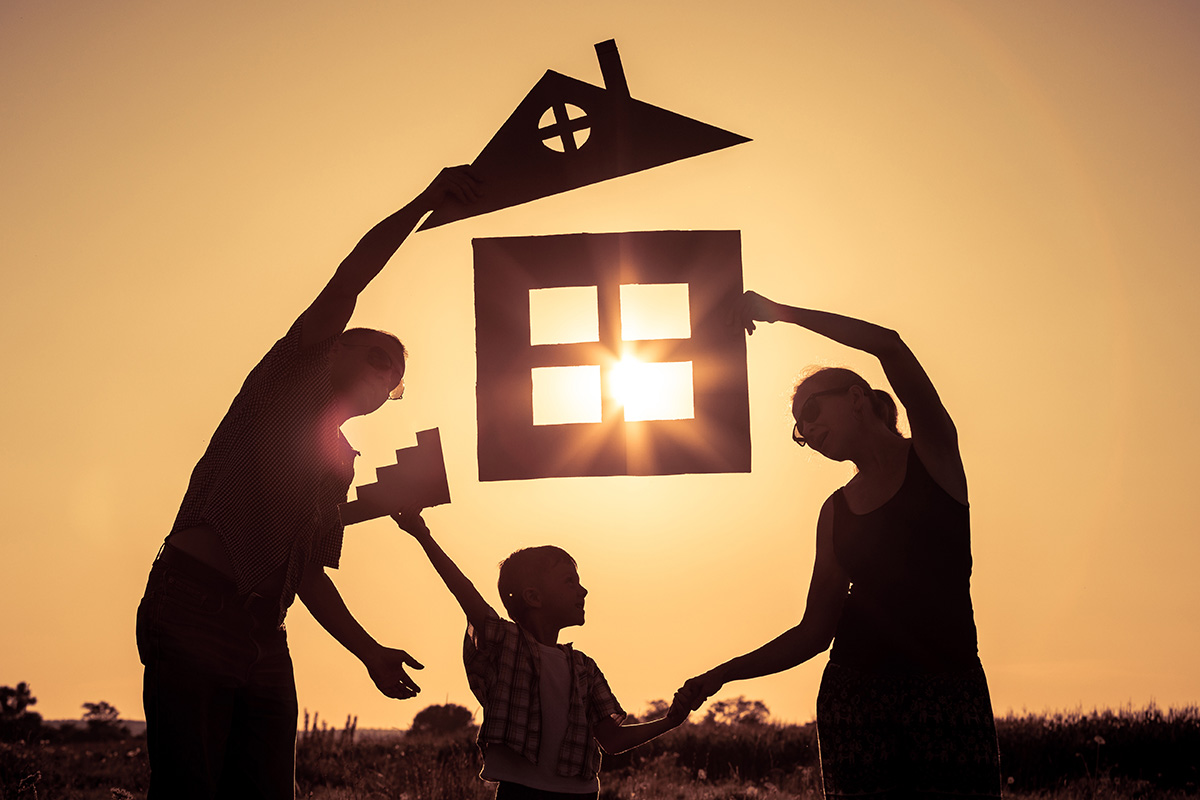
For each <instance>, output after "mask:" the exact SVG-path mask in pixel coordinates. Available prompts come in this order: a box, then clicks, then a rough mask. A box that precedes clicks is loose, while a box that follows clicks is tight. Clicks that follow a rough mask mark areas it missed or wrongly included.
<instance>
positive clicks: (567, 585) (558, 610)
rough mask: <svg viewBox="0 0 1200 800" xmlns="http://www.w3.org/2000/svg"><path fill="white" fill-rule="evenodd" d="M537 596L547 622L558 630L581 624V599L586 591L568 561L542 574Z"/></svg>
mask: <svg viewBox="0 0 1200 800" xmlns="http://www.w3.org/2000/svg"><path fill="white" fill-rule="evenodd" d="M539 584H540V585H539V586H538V587H537V589H538V596H539V597H540V598H541V601H542V608H541V610H542V613H543V614H544V615H545V617H546V621H547V622H551V623H552V624H554V625H557V626H558V627H559V628H568V627H570V626H572V625H582V624H583V598H585V597H587V589H585V588H584V587H583V584H581V583H580V582H579V572H578V571H577V570H576V569H575V567H574V566H573V565H572V564H571V562H569V561H560V562H558V563H557V564H555V565H554V566H553V567H551V568H550V569H548V570H546V572H544V573H543V574H542V579H541V580H540V581H539Z"/></svg>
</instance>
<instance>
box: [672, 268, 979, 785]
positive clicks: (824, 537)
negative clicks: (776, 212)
mask: <svg viewBox="0 0 1200 800" xmlns="http://www.w3.org/2000/svg"><path fill="white" fill-rule="evenodd" d="M736 314H737V321H738V322H739V323H740V324H741V325H742V326H744V327H745V328H746V331H747V333H750V334H752V333H753V332H754V330H755V324H754V323H755V322H756V321H760V322H778V321H782V322H791V323H793V324H796V325H800V326H802V327H804V328H807V329H809V330H811V331H813V332H815V333H818V334H821V335H822V336H826V337H828V338H830V339H833V340H834V341H837V342H840V343H842V344H844V345H847V346H849V347H853V348H856V349H858V350H862V351H865V352H867V353H870V354H871V355H873V356H875V357H877V358H878V359H879V361H880V364H881V365H882V366H883V369H884V373H885V374H886V375H887V379H888V381H889V382H890V383H891V385H892V387H893V388H894V390H895V392H896V394H897V396H898V397H899V399H900V401H901V402H902V403H903V404H904V408H905V410H906V412H907V414H908V421H909V425H910V427H911V430H912V438H905V437H904V436H903V435H901V434H900V432H899V431H898V430H897V426H896V421H897V409H896V404H895V402H894V401H893V400H892V398H891V395H889V394H888V393H887V392H885V391H883V390H880V389H872V388H871V386H870V385H869V384H868V383H867V382H866V381H865V380H863V379H862V378H861V377H860V376H859V375H857V374H856V373H854V372H852V371H850V370H848V369H838V368H827V369H819V370H817V371H814V372H812V373H811V374H809V375H808V376H807V377H805V378H804V379H802V380H801V381H800V383H799V384H798V385H797V386H796V391H795V395H794V396H793V398H792V415H793V416H794V417H795V420H796V424H795V427H794V428H793V430H792V438H793V440H794V441H795V442H796V443H797V444H799V445H800V446H801V447H805V446H807V447H811V448H812V449H813V450H815V451H816V452H818V453H820V454H821V455H823V456H825V457H826V458H830V459H833V460H835V461H851V462H853V463H854V465H855V466H856V467H857V472H856V473H855V475H854V477H853V478H851V480H850V481H849V482H848V483H847V484H846V485H845V486H844V487H842V488H841V489H838V490H837V491H836V492H834V493H833V494H832V495H830V497H829V499H827V500H826V501H825V504H824V505H823V506H822V508H821V513H820V516H819V518H818V521H817V542H816V561H815V564H814V567H813V575H812V581H811V584H810V585H809V590H808V600H807V604H806V607H805V610H804V616H803V618H802V619H801V620H800V623H799V624H798V625H796V626H795V627H794V628H791V629H790V630H788V631H785V632H784V633H782V634H780V635H779V636H778V637H776V638H775V639H773V640H772V641H770V642H768V643H766V644H764V645H763V646H761V647H759V648H758V649H756V650H753V651H751V652H749V653H746V654H745V655H742V656H738V657H736V658H733V659H730V660H729V661H726V662H725V663H723V664H721V665H719V666H717V667H715V668H713V669H712V670H710V671H708V672H706V673H704V674H703V675H700V676H697V677H695V678H692V679H691V680H689V681H688V682H687V683H686V684H685V685H684V687H683V689H682V690H681V691H682V692H683V693H684V694H685V696H687V697H689V698H690V700H691V703H692V706H693V707H698V706H699V705H700V704H701V703H702V702H703V701H704V700H705V699H706V698H708V697H710V696H712V695H713V693H715V692H716V691H717V690H718V689H720V688H721V686H722V685H724V684H725V683H728V682H729V681H734V680H744V679H747V678H754V677H758V676H761V675H770V674H773V673H776V672H781V671H783V670H786V669H790V668H791V667H794V666H796V665H797V664H800V663H802V662H804V661H807V660H808V659H810V658H812V657H814V656H816V655H818V654H819V653H821V652H823V651H824V650H825V649H826V648H828V647H829V646H830V643H832V644H833V649H832V651H831V652H830V657H829V663H828V665H827V666H826V668H825V672H824V675H823V677H822V680H821V687H820V691H819V693H818V695H817V734H818V740H819V747H820V757H821V772H822V781H823V786H824V790H825V795H826V797H848V796H855V797H863V796H870V797H901V796H904V797H908V796H914V795H924V794H936V795H937V796H938V797H967V796H969V797H976V798H978V797H999V796H1000V770H999V757H998V750H997V745H996V728H995V722H994V720H993V717H992V708H991V700H990V698H989V695H988V689H987V681H986V679H985V677H984V673H983V668H982V666H981V664H980V662H979V655H978V649H977V646H976V636H975V621H974V614H973V612H972V608H971V595H970V575H971V549H970V518H969V512H968V506H967V479H966V474H965V472H964V470H963V464H962V458H961V456H960V455H959V450H958V434H957V431H956V430H955V427H954V423H953V421H952V420H951V419H950V415H949V414H948V413H947V412H946V409H945V407H944V406H943V405H942V401H941V399H940V398H939V397H938V393H937V391H936V390H935V389H934V386H933V383H932V382H931V381H930V380H929V377H928V376H927V375H926V374H925V370H924V369H923V368H922V367H921V364H920V363H919V362H918V361H917V359H916V357H915V356H914V355H913V354H912V351H910V350H909V349H908V347H907V345H905V343H904V342H903V341H902V340H901V339H900V337H899V335H897V334H896V332H895V331H892V330H888V329H886V328H882V327H880V326H878V325H874V324H872V323H869V322H864V321H862V320H857V319H852V318H850V317H844V316H840V315H837V314H830V313H826V312H822V311H810V310H807V309H800V308H793V307H790V306H785V305H782V304H779V303H775V302H773V301H771V300H768V299H767V298H765V297H763V296H761V295H759V294H756V293H754V292H746V293H745V295H743V297H742V298H741V301H740V303H739V305H738V307H737V309H736Z"/></svg>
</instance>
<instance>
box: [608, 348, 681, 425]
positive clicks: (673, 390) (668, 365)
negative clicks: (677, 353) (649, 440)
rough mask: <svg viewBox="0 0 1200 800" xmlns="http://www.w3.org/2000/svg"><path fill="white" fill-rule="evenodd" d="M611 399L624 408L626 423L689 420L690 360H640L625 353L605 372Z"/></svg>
mask: <svg viewBox="0 0 1200 800" xmlns="http://www.w3.org/2000/svg"><path fill="white" fill-rule="evenodd" d="M609 384H610V386H611V387H612V388H611V391H612V395H613V399H615V400H616V401H617V403H618V404H619V405H621V406H622V407H623V408H624V409H625V421H626V422H639V421H643V420H653V419H693V418H694V417H695V416H696V408H695V395H694V393H693V391H692V362H690V361H664V362H644V361H640V360H638V359H636V358H633V357H632V356H625V357H624V358H622V359H621V360H620V361H618V362H617V363H616V364H615V365H614V366H613V367H612V370H611V371H610V372H609Z"/></svg>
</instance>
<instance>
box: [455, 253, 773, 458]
mask: <svg viewBox="0 0 1200 800" xmlns="http://www.w3.org/2000/svg"><path fill="white" fill-rule="evenodd" d="M473 245H474V251H475V319H476V350H477V375H478V383H477V393H478V398H477V409H478V411H477V413H478V422H479V479H480V480H481V481H497V480H512V479H527V478H547V477H567V476H585V475H668V474H679V473H712V472H749V471H750V404H749V389H748V382H747V378H746V342H745V336H744V334H743V333H742V329H741V328H739V327H737V326H735V325H730V324H729V322H728V319H727V314H728V310H729V308H730V307H731V306H732V305H733V303H734V302H735V301H736V300H737V298H738V297H740V296H741V293H742V265H741V237H740V233H739V232H738V231H640V232H633V233H602V234H569V235H562V236H535V237H511V238H495V239H475V240H474V241H473ZM566 287H575V288H576V289H577V290H581V291H582V292H583V295H582V296H583V297H585V298H594V301H593V300H587V301H586V302H585V306H588V307H586V308H585V309H584V311H583V313H581V314H579V315H578V316H580V317H590V318H591V320H592V321H591V322H590V328H589V327H588V324H587V320H583V321H584V323H585V324H584V326H583V327H584V328H585V329H588V330H589V331H592V332H588V333H586V334H584V335H583V336H581V337H574V338H572V339H570V340H569V343H553V342H551V343H534V342H533V341H532V339H531V336H532V335H533V334H532V333H531V310H532V309H531V302H532V300H531V298H533V297H534V292H533V290H542V289H562V288H566ZM648 287H658V288H666V289H672V288H675V289H680V290H681V291H679V292H677V294H676V296H678V297H684V298H686V300H685V301H684V309H685V311H684V314H685V316H686V320H685V323H684V329H683V331H682V333H679V332H669V333H667V334H666V335H664V336H660V335H658V334H653V333H652V334H649V335H645V336H639V335H637V334H630V333H629V332H628V328H627V326H626V322H627V319H626V317H625V314H626V312H627V311H628V309H626V308H624V307H623V306H624V305H625V303H626V301H627V300H628V296H632V295H633V294H634V292H633V289H639V290H645V289H646V288H648ZM593 290H594V291H593ZM627 290H629V291H627ZM589 304H590V306H589ZM634 337H636V338H634ZM581 339H583V341H581ZM624 356H633V357H635V358H637V359H638V360H640V361H641V362H643V367H642V368H645V369H649V370H651V371H653V370H663V371H668V370H670V371H673V372H674V373H675V374H680V373H682V374H685V375H686V377H687V380H688V381H690V384H691V385H690V386H688V387H686V389H685V391H687V392H688V393H689V396H688V399H689V400H690V401H691V406H692V408H691V412H690V416H687V415H684V418H653V417H652V416H651V417H645V416H643V417H642V418H639V419H636V420H630V419H628V416H629V414H628V410H629V404H628V402H627V403H626V405H625V406H624V407H623V406H622V405H621V404H620V403H619V402H617V399H616V393H615V392H614V391H613V389H614V387H613V386H612V382H613V377H612V376H613V371H612V368H613V367H614V366H615V365H616V364H617V363H618V361H619V360H620V359H621V358H622V357H624ZM564 369H565V370H571V369H577V370H582V371H583V372H584V373H585V377H586V375H587V374H590V375H591V376H593V384H591V389H590V390H589V389H588V388H587V386H588V384H587V382H586V381H585V382H584V386H585V394H586V393H587V391H592V393H593V394H594V395H595V398H594V405H595V408H596V409H597V411H596V417H597V419H596V421H592V422H566V423H561V424H560V423H556V422H553V421H551V422H549V423H539V422H537V421H535V404H534V394H535V390H536V377H537V376H539V375H544V376H550V377H553V376H554V375H555V374H556V373H561V372H562V371H563V370H564ZM569 380H574V379H573V378H572V379H569Z"/></svg>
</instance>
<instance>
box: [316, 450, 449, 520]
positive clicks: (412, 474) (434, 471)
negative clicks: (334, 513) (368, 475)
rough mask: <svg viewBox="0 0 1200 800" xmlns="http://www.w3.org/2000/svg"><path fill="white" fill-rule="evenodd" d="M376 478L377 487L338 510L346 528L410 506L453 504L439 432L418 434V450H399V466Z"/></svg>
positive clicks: (377, 473) (368, 487)
mask: <svg viewBox="0 0 1200 800" xmlns="http://www.w3.org/2000/svg"><path fill="white" fill-rule="evenodd" d="M375 476H376V482H375V483H369V484H366V485H365V486H359V487H358V489H357V492H358V499H356V500H352V501H350V502H349V503H342V504H341V505H340V506H339V507H338V511H339V512H340V513H341V516H342V524H343V525H352V524H354V523H356V522H364V521H365V520H368V519H375V518H376V517H382V516H386V515H387V514H392V513H394V512H396V511H399V510H400V509H401V508H402V507H403V506H405V505H408V504H411V505H419V506H421V507H422V508H429V507H430V506H440V505H442V504H443V503H449V502H450V485H449V483H448V482H447V481H446V464H445V461H444V460H443V459H442V436H441V433H439V431H438V429H437V428H430V429H429V430H427V431H418V432H417V444H416V446H415V447H405V448H403V449H400V450H397V451H396V463H395V464H389V465H388V466H386V467H379V468H378V469H376V470H375Z"/></svg>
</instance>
